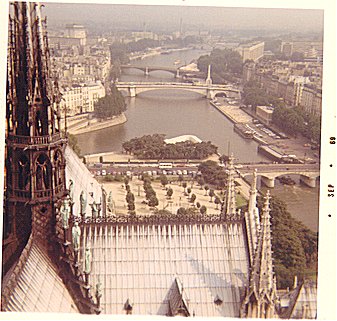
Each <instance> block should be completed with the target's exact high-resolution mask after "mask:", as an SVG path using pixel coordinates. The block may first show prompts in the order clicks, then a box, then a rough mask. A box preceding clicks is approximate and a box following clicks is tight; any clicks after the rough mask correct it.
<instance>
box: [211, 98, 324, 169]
mask: <svg viewBox="0 0 337 321" xmlns="http://www.w3.org/2000/svg"><path fill="white" fill-rule="evenodd" d="M210 103H211V105H212V106H213V107H215V108H216V109H217V110H218V111H219V112H220V113H221V114H223V115H224V116H226V118H228V119H229V120H230V121H231V122H232V123H233V124H237V123H243V124H247V127H248V128H250V129H251V130H252V131H254V135H253V139H254V140H255V141H256V142H257V143H259V144H260V145H267V146H269V147H270V148H271V149H272V150H274V151H275V152H277V153H279V154H280V155H281V156H282V155H283V156H289V157H290V158H293V156H295V157H294V158H295V159H296V158H297V159H298V160H300V161H302V162H304V163H306V162H309V163H310V162H319V155H318V153H317V152H316V151H315V150H311V149H310V148H308V146H309V145H308V143H310V142H309V140H308V139H305V138H304V137H297V138H294V137H292V138H285V139H282V138H281V137H280V135H281V134H280V133H279V129H278V128H275V126H270V125H266V124H263V125H264V126H265V127H266V128H268V129H271V131H273V132H274V133H275V134H274V136H271V135H268V134H266V132H263V131H261V127H257V126H256V124H255V123H254V122H253V120H254V119H255V115H253V114H252V113H250V112H248V110H247V108H245V109H243V108H240V106H238V105H235V104H228V103H227V102H225V101H224V103H220V102H219V101H211V102H210ZM261 123H262V122H261ZM278 135H279V136H278Z"/></svg>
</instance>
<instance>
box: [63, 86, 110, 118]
mask: <svg viewBox="0 0 337 321" xmlns="http://www.w3.org/2000/svg"><path fill="white" fill-rule="evenodd" d="M61 93H62V100H61V109H62V110H65V111H66V112H67V115H68V116H74V115H76V114H81V113H90V112H93V111H94V104H95V102H97V101H98V99H99V98H101V97H104V96H105V88H104V86H103V85H102V83H101V82H96V83H91V84H82V85H73V86H72V87H66V88H63V89H61Z"/></svg>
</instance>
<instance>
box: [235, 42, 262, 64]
mask: <svg viewBox="0 0 337 321" xmlns="http://www.w3.org/2000/svg"><path fill="white" fill-rule="evenodd" d="M235 50H236V51H237V52H238V53H239V54H240V55H241V57H242V61H243V62H245V61H246V60H253V61H255V62H256V61H258V60H259V59H260V58H262V57H263V52H264V42H253V43H248V44H242V45H240V46H239V47H237V48H236V49H235Z"/></svg>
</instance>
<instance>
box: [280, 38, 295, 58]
mask: <svg viewBox="0 0 337 321" xmlns="http://www.w3.org/2000/svg"><path fill="white" fill-rule="evenodd" d="M281 52H282V53H283V54H284V55H285V56H286V57H290V56H291V55H292V54H293V43H292V42H283V41H282V43H281Z"/></svg>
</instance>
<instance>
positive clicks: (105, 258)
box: [81, 222, 249, 317]
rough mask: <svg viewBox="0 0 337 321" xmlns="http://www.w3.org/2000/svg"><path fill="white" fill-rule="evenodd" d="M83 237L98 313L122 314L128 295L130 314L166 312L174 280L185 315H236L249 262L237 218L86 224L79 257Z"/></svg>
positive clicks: (168, 309) (168, 311) (245, 284)
mask: <svg viewBox="0 0 337 321" xmlns="http://www.w3.org/2000/svg"><path fill="white" fill-rule="evenodd" d="M86 242H90V246H91V251H92V260H93V262H92V270H91V274H90V284H91V287H92V288H93V289H94V288H95V286H96V284H97V283H98V282H100V283H101V284H102V294H103V295H102V298H101V309H102V313H105V314H125V311H124V304H125V302H126V301H127V299H129V303H130V304H131V305H132V314H148V315H149V314H159V315H169V314H170V308H169V302H171V303H172V302H173V301H174V300H175V299H174V298H173V297H172V295H173V294H174V293H175V294H176V292H177V291H172V284H174V282H175V280H176V279H179V284H181V289H182V292H183V295H182V294H181V299H182V300H183V301H184V302H186V303H188V311H189V313H190V315H195V316H227V317H238V316H239V313H240V304H241V300H242V294H243V292H242V291H243V290H244V287H246V286H247V274H248V264H249V261H248V260H249V259H248V251H247V246H246V241H245V235H244V230H243V227H242V223H239V222H236V223H233V222H231V223H213V224H192V223H191V224H184V225H183V224H166V225H152V224H144V225H142V224H137V225H128V226H125V225H112V224H108V225H105V226H102V225H101V226H100V225H87V226H84V230H83V233H82V242H81V244H82V250H81V257H82V262H84V249H85V244H86ZM83 264H84V263H83ZM82 269H84V266H82ZM180 291H181V290H180ZM178 292H179V291H178ZM219 297H220V298H221V300H222V303H221V304H216V303H215V302H214V301H217V303H219V301H218V300H217V298H219Z"/></svg>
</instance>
